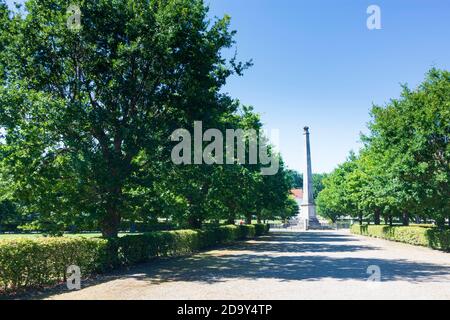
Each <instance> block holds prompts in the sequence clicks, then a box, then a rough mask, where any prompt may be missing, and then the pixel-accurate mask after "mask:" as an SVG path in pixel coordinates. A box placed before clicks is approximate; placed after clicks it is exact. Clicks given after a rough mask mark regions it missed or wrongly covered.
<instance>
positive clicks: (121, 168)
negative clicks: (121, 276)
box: [0, 0, 245, 237]
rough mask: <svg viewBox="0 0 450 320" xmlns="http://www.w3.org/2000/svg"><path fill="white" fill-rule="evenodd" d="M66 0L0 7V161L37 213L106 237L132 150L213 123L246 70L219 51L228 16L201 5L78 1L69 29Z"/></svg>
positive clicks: (129, 182)
mask: <svg viewBox="0 0 450 320" xmlns="http://www.w3.org/2000/svg"><path fill="white" fill-rule="evenodd" d="M70 4H71V1H65V0H43V1H42V0H39V1H37V0H29V1H27V2H26V4H25V8H26V14H24V15H20V14H17V13H16V14H14V15H13V14H12V13H10V12H8V11H7V9H6V8H5V6H4V4H2V5H1V7H0V8H1V10H0V19H1V20H0V24H1V25H2V28H0V40H1V42H0V47H1V48H2V50H1V52H2V53H1V55H0V75H1V83H0V106H1V113H0V125H1V126H2V127H3V128H5V129H6V131H7V135H6V144H4V145H2V147H1V160H2V162H4V164H5V165H6V167H7V168H9V172H8V174H10V175H12V176H13V178H14V181H15V186H14V188H15V197H17V198H18V199H20V200H21V201H22V202H23V204H24V205H27V206H28V208H29V210H31V211H34V212H39V213H40V216H41V217H42V219H43V220H49V221H58V222H61V221H64V220H67V222H70V221H71V220H73V219H72V217H73V216H74V215H76V214H80V213H85V214H87V215H89V218H90V219H95V220H97V221H98V222H99V223H100V226H101V229H102V233H103V235H104V236H106V237H115V236H116V235H117V232H118V229H119V225H120V221H121V219H122V218H124V217H126V215H127V214H128V209H129V203H130V201H131V199H132V197H131V194H132V192H131V190H135V189H136V185H135V183H136V179H133V177H135V175H136V172H138V171H139V164H140V162H139V161H136V160H137V158H138V157H139V155H140V154H141V153H145V154H146V157H147V158H148V161H158V160H160V159H161V158H164V157H165V156H167V152H166V151H167V148H168V146H169V144H168V142H169V139H168V138H169V136H170V133H171V132H172V130H174V129H175V128H179V127H187V126H188V125H189V124H190V125H192V122H193V120H203V121H206V122H212V123H214V122H215V119H217V118H219V117H220V116H221V115H222V114H223V112H226V111H227V108H230V104H227V103H221V100H223V99H226V97H224V96H223V95H222V94H221V93H220V88H221V87H222V86H223V85H224V83H225V81H226V78H227V77H228V76H230V75H231V74H233V73H234V72H237V73H240V72H241V71H242V68H243V67H245V65H242V64H239V63H236V62H235V59H232V60H231V61H228V62H227V61H226V60H225V59H224V58H223V57H222V55H221V50H222V49H223V48H227V47H230V46H231V45H232V43H233V34H234V33H233V32H231V31H229V18H228V17H225V18H223V19H219V20H217V21H215V22H214V23H211V22H210V21H208V20H207V18H206V17H207V8H206V7H205V6H204V4H203V2H202V1H201V0H133V1H131V0H130V1H115V0H99V1H82V2H81V3H80V8H81V13H82V16H81V29H79V30H77V31H75V32H74V30H71V29H69V28H68V27H67V20H68V18H70V17H69V16H70V14H71V13H67V12H66V10H67V8H68V7H69V5H70ZM224 108H225V109H224ZM187 128H189V127H187ZM134 195H135V194H134Z"/></svg>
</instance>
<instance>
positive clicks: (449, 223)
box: [448, 216, 450, 227]
mask: <svg viewBox="0 0 450 320" xmlns="http://www.w3.org/2000/svg"><path fill="white" fill-rule="evenodd" d="M448 226H449V227H450V216H449V217H448Z"/></svg>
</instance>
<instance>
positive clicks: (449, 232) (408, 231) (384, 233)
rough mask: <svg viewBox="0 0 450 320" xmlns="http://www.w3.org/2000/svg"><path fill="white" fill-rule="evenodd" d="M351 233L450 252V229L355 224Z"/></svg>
mask: <svg viewBox="0 0 450 320" xmlns="http://www.w3.org/2000/svg"><path fill="white" fill-rule="evenodd" d="M351 232H352V233H354V234H359V235H364V236H370V237H375V238H380V239H386V240H392V241H397V242H403V243H408V244H412V245H417V246H424V247H430V248H433V249H440V250H444V251H450V229H439V228H435V227H423V226H408V227H404V226H392V227H391V226H382V225H359V224H354V225H352V227H351Z"/></svg>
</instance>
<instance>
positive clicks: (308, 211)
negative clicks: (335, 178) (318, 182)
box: [301, 127, 320, 228]
mask: <svg viewBox="0 0 450 320" xmlns="http://www.w3.org/2000/svg"><path fill="white" fill-rule="evenodd" d="M303 134H304V135H305V157H306V159H305V160H306V161H305V170H304V172H303V203H302V205H301V217H302V218H303V219H306V220H308V222H307V224H308V226H309V227H311V228H314V227H316V226H320V223H319V220H317V216H316V206H315V204H314V192H313V176H312V167H311V144H310V141H309V127H305V128H304V133H303Z"/></svg>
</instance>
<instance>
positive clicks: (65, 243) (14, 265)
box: [0, 225, 269, 290]
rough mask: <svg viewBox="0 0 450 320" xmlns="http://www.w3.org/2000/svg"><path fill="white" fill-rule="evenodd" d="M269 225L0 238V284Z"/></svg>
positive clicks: (38, 280) (29, 282)
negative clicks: (111, 236) (108, 235)
mask: <svg viewBox="0 0 450 320" xmlns="http://www.w3.org/2000/svg"><path fill="white" fill-rule="evenodd" d="M268 231H269V227H268V225H243V226H235V225H227V226H220V227H214V228H207V229H205V230H176V231H160V232H149V233H145V234H142V235H129V236H124V237H122V238H117V239H109V240H105V239H100V238H82V237H77V238H38V239H14V240H2V241H0V286H1V288H3V289H4V290H7V289H8V290H18V289H21V288H26V287H40V286H44V285H52V284H55V283H57V282H60V281H63V280H64V279H65V278H66V270H67V267H69V266H71V265H77V266H79V267H80V269H81V272H82V276H84V277H86V276H88V275H90V274H92V273H97V272H102V271H105V270H108V269H111V268H115V267H118V266H129V265H133V264H136V263H140V262H145V261H149V260H150V259H153V258H157V257H173V256H179V255H187V254H190V253H193V252H196V251H199V250H202V249H206V248H210V247H214V246H217V245H220V244H226V243H230V242H233V241H237V240H244V239H252V238H254V237H255V236H262V235H264V234H266V233H267V232H268Z"/></svg>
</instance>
